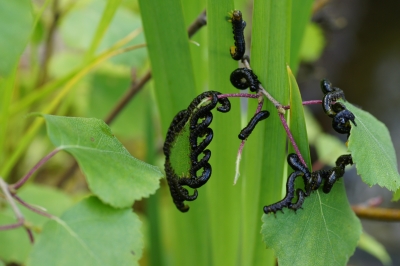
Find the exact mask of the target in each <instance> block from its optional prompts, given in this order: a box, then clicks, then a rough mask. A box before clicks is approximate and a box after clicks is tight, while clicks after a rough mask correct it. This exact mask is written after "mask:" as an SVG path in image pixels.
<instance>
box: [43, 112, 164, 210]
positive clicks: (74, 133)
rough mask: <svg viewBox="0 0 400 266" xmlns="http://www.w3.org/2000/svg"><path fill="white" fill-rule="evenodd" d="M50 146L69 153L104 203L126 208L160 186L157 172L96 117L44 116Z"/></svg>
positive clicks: (93, 190) (92, 189)
mask: <svg viewBox="0 0 400 266" xmlns="http://www.w3.org/2000/svg"><path fill="white" fill-rule="evenodd" d="M43 117H44V118H45V119H46V124H47V132H48V135H49V137H50V139H51V141H52V142H53V144H54V145H55V146H56V147H57V148H59V149H62V150H65V151H67V152H69V153H71V154H72V155H73V156H74V157H75V159H76V160H77V162H78V163H79V166H80V167H81V169H82V171H83V173H84V174H85V176H86V179H87V181H88V184H89V188H90V189H91V191H92V192H93V193H94V194H96V195H97V196H98V197H99V198H100V199H101V200H102V201H103V202H105V203H108V204H110V205H112V206H114V207H117V208H124V207H129V206H131V205H132V204H133V202H134V201H135V200H138V199H141V198H143V197H147V196H149V195H150V194H152V193H154V191H155V190H156V189H157V188H158V186H159V179H160V178H161V177H162V176H163V175H162V173H161V172H160V170H159V169H158V168H157V167H155V166H152V165H149V164H146V163H144V162H142V161H140V160H138V159H136V158H134V157H132V156H131V155H130V154H129V152H128V151H127V150H126V149H125V147H124V146H123V145H122V144H121V143H120V142H119V141H118V140H117V139H116V138H115V136H114V135H113V134H112V133H111V130H110V128H109V127H108V126H107V125H106V124H105V123H104V122H103V121H101V120H99V119H95V118H79V117H62V116H52V115H43Z"/></svg>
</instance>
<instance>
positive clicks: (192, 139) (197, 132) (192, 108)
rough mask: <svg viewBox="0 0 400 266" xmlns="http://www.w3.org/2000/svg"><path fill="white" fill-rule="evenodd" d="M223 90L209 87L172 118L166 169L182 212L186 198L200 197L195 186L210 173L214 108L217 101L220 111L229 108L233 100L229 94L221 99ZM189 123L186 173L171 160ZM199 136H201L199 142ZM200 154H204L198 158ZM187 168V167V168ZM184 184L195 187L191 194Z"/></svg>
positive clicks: (184, 208) (167, 140)
mask: <svg viewBox="0 0 400 266" xmlns="http://www.w3.org/2000/svg"><path fill="white" fill-rule="evenodd" d="M219 94H221V93H219V92H216V91H207V92H204V93H202V94H200V95H199V96H197V97H196V98H195V99H194V100H193V101H192V102H191V103H190V105H189V106H188V108H187V109H186V110H182V111H180V112H178V114H177V115H176V116H175V117H174V119H173V120H172V122H171V125H170V127H169V129H168V132H167V136H166V140H165V143H164V147H163V150H164V154H165V165H164V166H165V172H166V175H167V181H168V186H169V188H170V193H171V196H172V198H173V201H174V203H175V205H176V207H177V208H178V209H179V210H180V211H181V212H187V211H188V210H189V207H188V206H187V205H185V204H184V201H185V200H186V201H193V200H195V199H196V198H197V196H198V192H197V190H196V188H199V187H201V186H202V185H204V184H205V183H206V182H207V181H208V180H209V178H210V177H211V172H212V169H211V165H210V164H209V163H208V160H209V159H210V157H211V151H210V150H208V149H206V147H207V146H208V145H209V144H210V142H211V140H212V138H213V131H212V129H211V128H209V125H210V124H211V122H212V119H213V116H212V113H211V110H212V109H214V108H215V107H216V105H217V103H220V104H221V106H219V107H218V108H217V110H218V111H220V112H228V111H229V110H230V107H231V105H230V102H229V100H228V99H227V98H221V99H218V95H219ZM206 98H209V102H205V103H204V104H203V105H201V103H202V102H203V101H204V99H206ZM187 124H189V129H188V130H189V132H188V133H189V134H188V135H189V144H190V147H189V153H190V154H188V156H189V164H190V165H189V166H188V167H189V169H188V170H187V173H177V172H176V171H175V169H174V167H173V165H172V164H171V149H172V148H173V147H174V145H175V144H176V140H177V137H178V136H180V135H182V134H184V131H186V130H187V127H186V125H187ZM198 138H201V141H200V143H199V142H198ZM200 154H203V155H204V156H203V157H202V158H200V159H199V158H198V157H199V155H200ZM201 169H203V171H202V173H201V174H200V175H199V176H198V175H197V172H198V171H200V170H201ZM185 171H186V170H185ZM183 186H188V187H190V188H193V189H194V192H193V194H192V195H190V194H189V191H188V190H187V189H186V188H184V187H183Z"/></svg>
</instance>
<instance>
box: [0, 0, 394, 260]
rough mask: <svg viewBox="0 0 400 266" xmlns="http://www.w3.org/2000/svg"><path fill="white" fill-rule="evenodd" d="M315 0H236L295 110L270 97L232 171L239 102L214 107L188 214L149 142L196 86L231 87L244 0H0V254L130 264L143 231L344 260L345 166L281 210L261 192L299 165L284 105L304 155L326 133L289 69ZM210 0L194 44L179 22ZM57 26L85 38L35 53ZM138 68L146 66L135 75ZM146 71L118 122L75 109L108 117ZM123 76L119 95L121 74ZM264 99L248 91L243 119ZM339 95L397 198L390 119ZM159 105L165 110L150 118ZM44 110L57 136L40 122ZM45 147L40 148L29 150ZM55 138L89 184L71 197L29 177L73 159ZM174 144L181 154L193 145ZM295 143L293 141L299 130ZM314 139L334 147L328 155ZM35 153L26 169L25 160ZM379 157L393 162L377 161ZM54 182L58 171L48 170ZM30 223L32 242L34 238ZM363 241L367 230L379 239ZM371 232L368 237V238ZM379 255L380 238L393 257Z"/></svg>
mask: <svg viewBox="0 0 400 266" xmlns="http://www.w3.org/2000/svg"><path fill="white" fill-rule="evenodd" d="M14 2H15V3H14ZM312 2H313V1H311V0H307V1H291V0H282V1H275V0H268V1H261V0H255V1H254V6H253V13H252V15H250V14H248V13H247V12H243V13H244V19H245V20H246V21H247V23H248V26H247V27H246V34H249V33H250V32H249V31H250V27H249V25H250V24H252V27H251V29H252V30H251V47H250V46H249V45H248V46H247V48H248V49H250V51H251V67H252V69H253V70H254V72H255V73H256V74H257V76H258V78H259V80H260V81H261V83H262V85H263V87H264V88H265V89H266V90H267V91H268V92H269V93H270V94H271V95H273V97H274V98H275V99H276V100H278V101H279V102H280V103H281V104H282V105H290V111H286V114H285V115H281V117H279V115H278V111H275V110H276V107H275V106H274V105H273V104H272V103H271V102H269V101H267V100H266V101H265V102H266V106H265V109H267V110H269V111H270V113H271V115H270V117H269V118H268V119H267V120H266V121H263V122H261V123H259V125H257V129H256V130H255V131H254V132H253V133H252V135H251V137H250V138H249V139H248V140H247V141H246V146H245V149H244V152H243V156H242V161H241V162H240V166H241V167H240V173H241V175H240V178H239V179H238V182H237V184H236V185H235V186H232V183H233V180H234V176H235V166H236V155H237V148H238V147H239V144H240V142H239V140H238V139H237V133H239V132H240V129H241V128H242V127H243V125H242V124H241V114H240V113H241V112H240V102H239V100H238V99H232V100H231V104H232V109H231V111H230V112H229V113H227V114H223V115H222V114H220V113H217V112H214V119H213V122H212V125H211V126H212V128H213V130H214V139H213V141H212V143H211V145H210V147H209V148H210V150H211V151H212V157H211V160H210V163H211V165H212V167H213V172H212V177H211V179H210V180H209V181H208V183H207V184H206V185H205V186H204V187H201V188H200V189H199V197H198V199H197V200H196V201H193V202H191V203H189V205H190V207H191V208H190V211H189V212H187V213H185V214H182V213H180V212H179V211H177V210H176V208H175V206H174V204H173V202H172V200H171V197H170V195H169V193H168V192H167V187H166V186H164V185H162V186H161V189H158V188H159V179H160V178H161V177H162V176H163V174H162V173H161V172H160V170H159V169H158V168H157V167H156V166H153V165H161V163H158V159H159V158H160V156H159V153H157V152H156V151H157V150H158V148H159V147H157V145H156V144H155V143H158V141H157V140H158V139H159V135H162V136H163V138H164V136H165V135H166V132H167V129H168V127H169V125H170V122H171V120H172V118H173V117H174V116H175V114H176V113H177V112H178V111H180V110H183V109H186V108H187V107H188V105H189V103H190V102H191V101H192V100H193V99H194V98H195V97H196V95H198V94H200V93H201V92H203V91H205V90H214V91H219V92H221V93H233V92H234V90H235V89H234V88H233V87H232V85H231V84H230V82H229V76H230V73H231V72H232V71H233V70H234V69H236V68H237V67H238V64H237V62H235V61H234V60H232V59H231V56H230V55H229V52H228V50H229V47H230V46H232V44H233V39H232V25H231V23H229V22H228V21H227V19H228V18H227V16H228V12H229V11H231V10H233V9H235V8H236V9H238V7H239V6H240V7H242V6H243V7H244V6H245V5H246V4H247V2H246V1H238V2H236V3H234V2H233V1H232V0H221V1H211V0H208V1H195V3H193V1H185V0H181V1H179V0H166V1H148V0H139V1H138V4H137V3H128V2H125V1H112V0H109V1H94V0H88V1H79V2H73V1H61V2H59V1H58V0H52V1H50V0H47V1H45V2H44V3H43V4H42V5H41V6H38V5H37V4H36V3H31V2H30V1H29V0H23V1H9V3H8V2H7V3H2V4H0V33H1V36H5V38H2V40H0V48H1V49H0V50H1V51H2V52H0V57H1V59H2V60H1V61H2V62H1V63H0V124H1V129H0V175H1V178H0V182H1V184H0V185H1V193H0V195H1V197H0V229H1V231H0V265H2V263H3V262H4V263H10V262H15V263H20V264H23V263H26V264H27V265H43V263H44V262H46V263H47V264H49V265H87V264H90V265H132V264H134V265H135V264H138V261H139V259H140V258H141V257H142V254H143V248H144V242H147V243H148V249H145V251H144V255H143V260H142V264H146V262H147V264H148V265H189V264H193V263H195V264H196V265H210V264H211V265H275V260H276V258H277V259H278V262H279V265H345V264H346V262H347V260H348V258H349V257H350V256H351V255H352V253H353V252H354V249H355V247H356V245H357V241H358V239H359V237H360V234H361V226H360V223H359V220H358V219H357V217H356V216H355V215H354V213H353V212H352V211H351V209H350V206H349V203H348V201H347V198H346V194H345V190H344V186H343V182H342V181H340V182H337V184H335V186H334V188H333V189H332V191H331V192H330V193H329V194H323V193H321V192H320V191H316V192H314V193H313V194H312V195H311V196H310V197H308V198H307V199H306V201H305V203H304V205H303V210H298V211H297V213H294V212H293V211H289V210H286V209H285V213H277V214H276V216H275V215H273V214H263V212H262V210H263V206H265V205H268V204H271V203H273V202H276V201H278V200H280V199H281V198H282V195H283V194H284V193H283V190H284V183H285V182H286V178H287V176H288V173H290V171H292V170H291V169H290V168H288V166H287V163H286V154H287V152H288V151H287V150H286V145H287V137H286V132H285V129H284V128H283V127H282V124H281V118H285V119H286V120H288V121H289V126H290V131H291V132H292V134H293V137H294V139H295V140H296V142H297V145H298V147H299V150H300V152H301V154H302V155H303V157H304V159H305V161H306V163H307V165H308V167H309V168H310V169H311V160H310V154H309V141H310V143H311V142H313V143H314V144H315V145H316V147H317V150H318V147H319V146H324V147H326V146H327V144H326V143H327V142H326V141H325V140H326V139H327V137H326V135H323V134H322V133H320V132H318V130H316V129H315V128H317V127H316V126H314V127H311V128H312V129H314V130H315V132H314V135H315V137H314V138H310V140H308V138H307V129H310V126H308V127H307V128H306V122H305V118H304V110H303V105H302V98H301V95H300V90H299V88H298V85H297V83H296V80H295V77H294V75H293V74H292V71H293V73H296V70H297V68H298V64H299V60H300V59H299V58H300V56H299V54H300V51H301V50H302V48H301V46H302V42H303V36H304V34H305V31H306V26H307V24H308V21H309V18H310V13H311V5H312ZM204 8H206V9H207V16H206V17H207V26H205V27H203V28H201V29H200V30H199V32H197V33H196V35H194V36H193V38H192V39H193V41H194V42H196V43H198V44H200V46H196V45H194V44H193V43H192V42H190V41H189V38H188V34H187V30H186V29H187V27H188V26H189V24H190V23H191V22H192V21H193V20H194V19H195V18H196V17H197V16H198V15H199V14H201V12H202V11H203V10H204ZM139 9H140V16H141V21H142V24H143V25H142V26H143V31H144V35H145V38H146V46H147V52H148V57H149V62H150V68H149V66H148V65H147V61H148V60H147V59H146V58H147V54H146V51H145V50H144V49H139V48H141V47H144V46H145V44H144V37H143V34H140V25H141V23H140V18H139V17H138V10H139ZM240 9H241V10H245V9H244V8H240ZM50 10H52V12H49V11H50ZM55 14H58V15H59V16H55ZM88 18H89V20H90V23H87V21H88ZM9 21H13V23H9ZM46 23H48V24H46ZM46 27H48V28H49V30H47V31H46V30H44V29H45V28H46ZM52 27H54V28H57V29H59V33H60V35H61V38H62V41H63V42H64V44H65V45H66V46H67V47H68V48H70V49H71V50H73V51H79V52H80V53H79V54H78V55H76V53H73V52H71V51H67V52H65V54H63V53H58V52H53V53H51V52H49V55H48V56H45V58H44V60H39V58H40V56H39V53H38V51H39V44H42V43H45V50H46V51H51V50H53V49H52V48H54V47H52V45H51V43H52V40H51V38H52V37H54V36H53V35H52V34H53V33H54V32H53V33H51V30H50V29H51V28H52ZM12 32H18V34H12ZM49 37H50V38H49ZM46 40H47V41H46ZM53 41H54V40H53ZM27 44H28V45H29V47H30V48H31V49H30V50H31V53H30V54H29V55H26V54H25V55H24V57H23V58H24V59H25V60H28V61H29V63H30V64H29V66H30V68H29V69H28V71H27V70H26V69H24V68H23V67H22V64H21V66H20V67H17V65H18V62H19V59H20V56H21V54H22V52H23V51H24V49H26V47H27ZM53 44H54V43H53ZM128 52H129V53H128ZM26 58H28V59H26ZM22 61H23V60H22ZM42 61H43V62H42ZM96 68H97V69H96ZM132 68H133V69H135V70H137V73H139V74H138V76H140V77H142V78H140V79H133V81H132V77H131V75H132V73H131V72H132V71H131V70H132ZM149 71H151V72H149ZM143 73H145V74H143ZM150 78H152V79H153V80H154V86H153V89H154V90H153V92H154V93H149V92H147V91H143V92H141V93H139V94H137V95H136V96H135V99H133V100H132V101H131V104H130V106H128V107H127V108H126V110H127V112H123V113H121V115H120V116H119V117H118V119H116V120H115V123H113V124H112V125H111V130H110V128H109V127H108V126H107V125H106V124H105V123H104V122H102V121H101V120H100V119H95V118H75V117H71V116H94V117H97V118H104V117H105V119H104V120H105V121H106V122H107V123H109V124H110V123H111V122H114V118H115V117H116V115H117V114H118V113H120V112H121V109H120V106H125V104H126V103H127V102H129V101H130V99H131V97H132V95H134V94H135V93H137V90H138V89H136V90H135V88H139V89H140V88H141V87H143V84H145V83H146V82H147V81H148V80H149V79H150ZM131 83H132V85H131ZM137 84H141V85H137ZM130 86H132V89H129V90H127V92H126V96H123V94H124V93H125V91H124V90H123V88H127V87H130ZM135 86H136V87H135ZM153 96H154V99H153ZM121 97H122V98H121ZM120 98H121V99H122V100H118V99H120ZM117 101H118V102H117ZM257 104H258V103H257V102H256V101H254V100H252V99H248V112H247V114H246V121H247V120H249V119H250V118H251V117H252V116H253V114H254V110H255V109H256V106H257ZM345 105H346V106H347V107H348V109H349V110H350V111H351V112H353V113H354V115H355V116H356V121H357V127H354V126H353V127H352V131H351V135H350V138H349V141H348V150H349V151H350V152H351V153H352V155H353V159H354V162H355V164H356V167H357V171H358V173H359V175H360V176H361V178H362V179H363V180H364V182H366V183H367V184H369V185H373V184H378V185H381V186H385V187H387V188H388V189H389V190H392V191H397V193H396V195H395V198H396V199H398V198H400V192H399V191H400V190H399V186H400V182H399V181H400V178H399V175H398V170H397V166H396V163H395V162H396V160H395V153H394V149H393V145H392V144H391V140H390V136H389V134H388V132H387V129H386V128H385V127H384V125H382V124H381V123H380V122H378V121H376V120H375V118H373V117H372V116H370V115H369V114H368V113H366V112H364V111H361V110H359V109H358V108H356V107H354V106H352V105H351V104H349V103H347V102H346V103H345ZM115 106H116V107H115ZM154 106H156V108H153V107H154ZM110 109H111V110H112V111H111V112H110V111H109V110H110ZM156 109H157V110H156ZM32 111H35V112H36V111H39V112H40V114H41V117H36V116H30V117H28V118H27V119H25V120H23V119H21V116H25V115H26V114H28V113H30V112H32ZM156 111H158V114H159V115H158V116H156V118H157V123H158V124H159V125H161V126H158V125H156V126H155V125H154V123H153V122H152V121H153V120H154V114H155V113H156ZM106 114H108V115H107V116H106ZM32 117H34V118H32ZM44 124H46V126H47V130H46V132H47V133H46V134H47V136H48V137H47V136H44V130H42V129H43V128H44ZM25 128H27V130H26V131H25V130H23V129H25ZM160 132H161V133H160ZM114 134H116V135H117V136H118V138H119V139H121V141H120V140H117V138H116V137H115V136H114ZM131 135H134V136H135V138H138V139H140V141H138V142H135V146H134V147H135V148H132V146H130V144H129V143H130V142H129V141H127V139H128V136H129V137H130V136H131ZM181 137H182V136H181ZM185 137H187V135H186V136H185V135H184V136H183V138H185ZM48 139H50V140H51V143H49V142H48ZM129 139H131V138H129ZM321 139H324V140H321ZM121 142H122V143H121ZM143 142H145V143H146V156H143V154H142V155H140V152H139V153H138V154H139V156H137V157H142V159H144V160H145V161H147V162H148V163H150V164H152V165H150V164H148V163H144V162H142V161H140V160H138V159H136V158H135V157H133V156H132V155H131V154H130V152H128V150H127V148H129V147H130V149H129V150H130V151H131V152H132V151H134V152H138V150H139V149H137V148H136V147H137V146H139V147H140V145H141V144H139V143H143ZM321 142H323V145H319V144H318V143H321ZM181 143H183V144H182V145H188V142H187V141H182V142H181ZM330 143H332V141H331V142H330ZM365 143H368V144H370V145H365ZM124 145H125V146H127V148H125V147H124ZM54 146H55V147H56V148H55V149H54ZM332 146H335V147H337V146H338V145H337V144H336V143H335V145H332ZM37 147H42V148H40V149H38V151H37V152H34V150H35V149H37ZM181 148H183V149H181V150H185V149H184V148H185V147H181ZM332 149H335V148H332ZM59 151H66V152H67V153H69V154H71V155H72V156H73V158H74V159H75V160H76V161H77V162H78V164H79V167H80V169H81V170H82V172H83V174H84V175H85V177H86V182H87V185H88V191H89V192H90V194H91V195H90V196H88V197H84V198H83V199H82V196H78V197H72V196H71V195H68V194H66V193H65V191H64V192H63V191H61V190H59V189H54V188H49V187H46V186H43V185H42V184H32V183H31V179H32V178H33V177H34V176H35V175H36V174H37V175H38V177H40V175H41V172H39V173H37V172H38V170H41V166H42V165H44V163H46V162H47V164H50V163H54V164H55V165H56V166H57V167H56V168H57V169H63V170H58V171H57V172H63V171H66V170H68V168H70V167H71V166H69V165H68V163H66V161H68V160H69V157H67V156H65V153H62V152H59ZM178 151H179V150H178ZM324 151H325V152H326V149H325V150H324ZM46 152H49V153H48V155H47V156H45V157H43V156H44V154H46ZM174 152H175V154H174V156H177V157H175V160H178V161H179V158H180V156H186V154H183V155H182V154H181V153H180V152H178V154H176V153H177V150H175V151H174ZM289 152H293V148H292V146H291V145H289ZM319 153H320V155H321V158H324V160H325V159H326V160H327V161H329V158H330V157H332V155H323V154H322V152H319ZM55 154H57V156H55V157H53V156H54V155H55ZM63 154H64V155H63ZM339 154H341V151H340V152H339ZM371 154H373V155H374V156H371ZM61 156H64V157H61ZM41 157H43V159H41ZM50 158H52V160H50ZM177 158H178V159H177ZM374 158H375V159H376V158H377V160H375V159H374ZM56 159H58V161H55V160H56ZM185 159H186V160H187V158H183V161H184V160H185ZM36 162H38V163H37V164H36V165H35V166H34V167H33V168H32V169H31V170H30V171H26V166H25V165H34V164H35V163H36ZM47 164H46V165H47ZM66 165H67V166H66ZM382 165H384V166H385V169H387V171H386V175H385V176H381V175H378V174H376V171H379V170H380V169H381V167H382ZM39 168H40V169H39ZM49 168H51V167H49ZM71 168H73V167H71ZM26 172H27V173H26ZM20 176H23V178H22V179H19V177H20ZM46 182H47V183H52V182H51V179H50V180H46ZM60 184H61V182H60V183H59V185H58V186H59V188H64V190H66V187H65V186H64V187H63V185H60ZM156 191H157V192H158V193H156V194H155V195H152V194H154V193H155V192H156ZM86 193H87V192H86ZM146 197H150V198H149V199H148V201H147V210H146V216H144V215H142V213H141V212H140V211H136V213H134V212H132V209H131V206H132V205H133V203H134V202H135V201H138V200H140V199H142V198H146ZM18 202H19V203H20V204H19V205H17V204H16V203H18ZM3 203H4V204H3ZM38 206H41V207H44V208H45V210H43V209H41V208H39V207H38ZM24 207H27V208H24ZM139 218H140V219H139ZM16 220H17V221H16ZM141 221H142V222H141ZM142 223H143V224H144V226H143V227H142V226H141V224H142ZM344 224H345V225H346V226H344ZM143 228H144V229H145V231H143ZM260 231H261V234H260ZM26 232H28V235H27V233H26ZM146 232H147V234H146ZM33 239H35V243H34V244H32V243H30V241H29V240H31V241H32V240H33ZM262 240H263V241H264V243H263V242H262ZM367 243H369V246H371V243H372V244H373V240H367ZM364 246H368V244H365V241H364ZM375 246H376V245H375ZM265 247H267V248H268V249H266V248H265ZM321 254H325V256H321ZM382 254H383V255H382ZM384 255H385V254H384V252H383V251H381V252H380V256H381V257H382V258H384V259H385V261H387V257H385V256H384Z"/></svg>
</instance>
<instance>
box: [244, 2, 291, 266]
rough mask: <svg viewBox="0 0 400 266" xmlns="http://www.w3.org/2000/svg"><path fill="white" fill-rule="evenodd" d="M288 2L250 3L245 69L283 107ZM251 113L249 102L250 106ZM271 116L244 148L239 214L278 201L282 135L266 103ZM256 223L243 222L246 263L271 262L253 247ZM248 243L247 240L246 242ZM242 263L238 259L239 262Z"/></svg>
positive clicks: (267, 253)
mask: <svg viewBox="0 0 400 266" xmlns="http://www.w3.org/2000/svg"><path fill="white" fill-rule="evenodd" d="M290 11H291V1H288V0H286V1H254V13H253V28H252V42H251V56H252V58H251V65H252V68H253V70H254V72H255V73H256V74H257V76H258V77H259V80H260V81H261V83H262V84H263V86H264V88H265V89H266V90H267V91H268V92H269V93H270V94H271V95H272V96H273V97H274V98H275V99H277V100H278V101H280V102H281V103H282V104H283V105H287V104H289V84H288V79H287V73H286V64H287V63H288V62H289V60H290V46H289V44H290ZM249 106H250V109H249V115H250V116H252V115H253V112H254V111H253V110H255V103H250V105H249ZM265 109H267V110H269V111H270V112H271V115H270V117H269V118H267V120H266V121H265V122H264V123H260V125H259V126H257V127H258V128H257V130H256V131H262V132H263V134H259V133H257V132H254V133H253V134H252V136H251V137H250V138H249V141H248V144H247V145H246V147H245V149H246V151H245V155H246V157H245V160H246V162H245V171H246V176H245V177H243V180H245V182H246V185H245V187H246V188H245V192H244V193H245V194H244V200H245V203H244V206H245V207H246V208H245V209H244V210H243V212H244V216H245V217H247V216H251V217H254V216H257V215H260V216H261V215H262V213H263V212H262V210H263V206H264V205H267V204H271V203H273V202H276V201H277V200H280V198H281V196H282V184H283V180H282V178H283V177H284V168H285V163H286V134H285V131H284V129H283V127H282V124H281V121H280V119H279V117H278V114H277V111H276V109H275V107H274V106H273V105H272V104H271V103H269V102H267V104H266V107H265ZM260 226H261V222H260V220H258V219H256V220H252V221H250V220H249V221H248V222H247V223H246V222H245V223H244V225H243V228H244V232H243V238H245V239H247V241H246V242H248V243H250V244H251V245H254V247H253V248H252V249H250V250H254V251H253V252H254V253H253V255H252V256H248V257H246V260H247V263H248V262H249V260H250V262H251V263H262V262H263V263H268V264H270V265H272V264H273V263H274V260H275V258H274V256H273V253H272V252H271V251H267V250H265V249H264V248H263V247H262V246H261V245H256V243H257V239H259V238H260V235H259V228H260ZM250 239H251V240H250ZM244 262H245V260H243V263H244Z"/></svg>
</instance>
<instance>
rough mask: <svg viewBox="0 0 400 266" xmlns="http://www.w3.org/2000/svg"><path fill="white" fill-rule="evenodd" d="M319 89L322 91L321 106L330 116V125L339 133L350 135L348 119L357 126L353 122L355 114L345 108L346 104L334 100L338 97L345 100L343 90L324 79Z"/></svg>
mask: <svg viewBox="0 0 400 266" xmlns="http://www.w3.org/2000/svg"><path fill="white" fill-rule="evenodd" d="M321 89H322V92H323V93H324V95H325V96H324V98H323V99H322V108H323V109H324V112H325V114H327V115H328V116H329V117H332V118H333V119H332V127H333V129H334V130H335V131H336V132H338V133H340V134H347V137H349V135H350V129H351V124H350V121H351V122H352V123H353V124H354V125H355V126H357V124H356V122H355V116H354V114H353V113H352V112H350V111H349V110H347V109H346V106H345V105H344V104H342V103H340V102H336V101H337V100H339V99H343V100H344V101H346V99H345V97H344V92H343V91H342V90H341V89H339V88H336V87H333V86H332V83H331V82H329V81H328V80H326V79H324V80H322V81H321Z"/></svg>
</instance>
